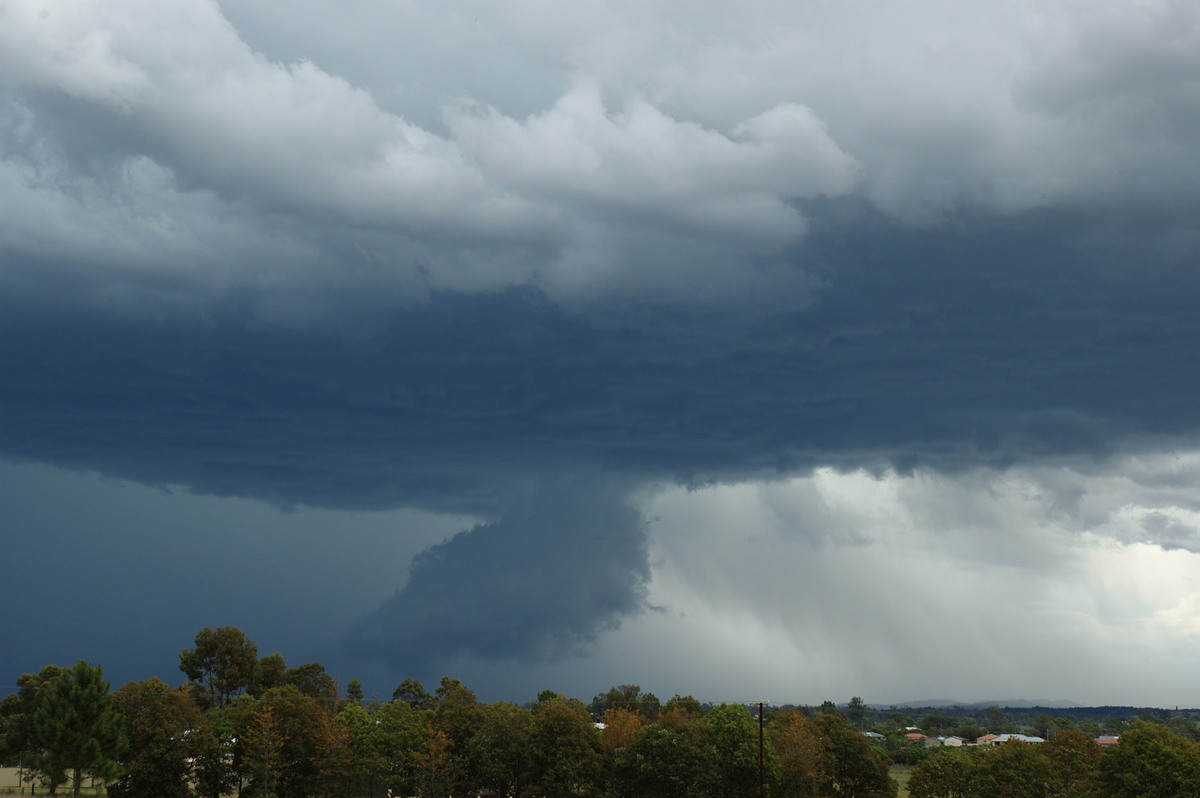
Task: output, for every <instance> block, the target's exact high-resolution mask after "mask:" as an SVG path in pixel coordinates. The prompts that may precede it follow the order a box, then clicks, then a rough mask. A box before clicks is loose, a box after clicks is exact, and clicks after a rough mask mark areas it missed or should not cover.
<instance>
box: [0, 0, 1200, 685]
mask: <svg viewBox="0 0 1200 798" xmlns="http://www.w3.org/2000/svg"><path fill="white" fill-rule="evenodd" d="M1198 129H1200V6H1197V5H1196V4H1195V3H1193V2H1189V1H1188V0H1126V1H1125V2H1113V3H1105V4H1096V3H1092V2H1084V0H1041V1H1039V2H1032V1H1030V2H1019V1H1017V0H1004V1H1003V2H996V3H989V4H963V3H960V2H955V1H954V0H913V1H912V2H906V3H894V2H884V1H883V0H853V1H851V2H836V3H835V2H821V1H818V0H803V1H801V2H781V1H779V0H748V1H747V2H745V3H741V4H738V6H737V8H734V7H733V6H732V5H730V4H729V3H716V2H709V1H708V0H689V1H688V2H686V3H684V2H679V0H637V2H633V1H632V0H581V1H580V2H577V3H570V4H565V3H559V2H549V1H548V0H488V1H487V2H483V1H482V0H455V2H439V3H432V2H420V1H419V0H364V1H363V2H359V3H354V4H352V5H350V6H347V5H346V4H344V3H334V2H331V0H288V2H286V3H284V2H279V0H238V2H216V1H215V0H179V2H173V3H166V4H164V3H159V2H155V1H154V0H105V1H104V2H100V1H99V0H96V1H95V2H89V1H88V0H53V2H51V0H0V208H2V212H0V508H3V511H2V512H0V530H3V537H2V542H3V558H2V559H0V562H2V563H3V566H4V571H5V576H4V578H3V579H0V600H2V605H3V607H4V609H5V613H6V618H7V622H6V623H5V624H4V630H5V631H4V641H3V644H0V686H4V687H9V686H11V685H13V684H15V682H16V679H17V677H18V676H19V675H20V674H21V673H24V672H32V671H37V670H38V669H40V668H41V667H42V666H44V665H45V664H48V663H51V662H54V663H58V664H71V663H73V662H74V661H76V660H78V659H87V660H89V661H91V662H96V663H99V664H101V665H103V666H104V668H105V673H106V675H107V676H108V678H109V679H110V680H111V681H112V682H113V683H114V685H118V684H123V683H124V682H126V681H129V680H131V679H143V678H148V677H150V676H159V677H162V678H164V679H166V680H167V681H169V682H172V683H179V681H181V680H182V678H183V677H182V674H180V673H179V672H178V668H177V666H178V654H179V651H180V650H181V649H183V648H186V647H189V646H191V645H192V640H193V638H194V637H195V634H196V632H197V631H199V630H200V629H201V628H203V627H206V626H212V627H217V626H224V625H234V626H238V627H239V628H241V629H242V630H243V631H245V632H246V634H247V635H249V637H250V638H251V639H252V640H253V641H254V642H255V643H256V644H257V646H258V648H259V651H260V653H261V654H266V653H270V652H273V651H279V652H281V653H282V654H283V655H284V656H285V658H286V659H287V660H288V662H289V664H292V665H298V664H301V663H304V662H311V661H319V662H322V663H323V664H325V665H326V667H327V668H328V669H329V670H330V672H332V673H334V674H336V675H337V676H338V678H339V680H340V681H341V682H342V683H345V682H346V681H348V680H349V679H350V678H360V679H361V680H362V681H363V682H364V684H365V685H366V687H367V691H368V693H369V694H370V693H374V694H377V695H379V696H380V697H383V698H387V697H389V696H390V693H391V690H392V689H393V688H394V686H395V685H396V684H397V683H399V682H400V681H401V680H402V679H404V678H410V677H411V678H418V679H421V680H422V681H424V682H425V683H426V685H427V686H431V687H432V686H433V685H436V684H437V682H438V680H439V679H440V678H441V677H442V676H443V675H451V676H454V677H456V678H460V679H462V681H463V682H464V683H466V684H467V685H468V686H470V687H472V688H473V689H474V690H475V691H476V692H477V694H479V696H480V697H481V698H482V699H484V700H501V699H503V700H510V701H526V700H530V699H532V698H533V697H534V696H536V694H537V693H538V692H540V691H541V690H544V689H552V690H557V691H559V692H563V693H566V694H568V695H574V696H576V697H579V698H582V699H584V700H588V699H590V697H591V696H593V695H595V694H597V693H599V692H602V691H605V690H607V689H608V688H609V687H611V686H613V685H617V684H638V685H640V686H641V687H642V688H643V689H644V690H650V691H653V692H655V693H656V694H658V695H659V696H660V697H661V698H663V699H665V698H668V697H670V696H671V695H673V694H676V693H678V694H681V695H688V694H690V695H694V696H696V697H697V698H700V699H701V700H709V701H760V700H767V701H771V702H773V703H799V704H817V703H820V702H822V701H824V700H833V701H837V702H844V701H847V700H849V699H850V698H851V697H852V696H861V697H863V698H864V699H865V700H866V701H867V702H869V703H877V704H884V705H886V704H899V703H906V702H917V701H924V700H932V699H945V700H951V701H961V702H974V701H1006V700H1019V699H1027V700H1055V701H1074V702H1077V703H1080V704H1088V705H1137V706H1161V707H1175V706H1180V707H1184V706H1186V707H1196V706H1200V678H1198V677H1197V663H1198V662H1200V491H1198V488H1200V435H1198V433H1200V402H1197V400H1196V396H1197V394H1198V393H1200V361H1198V360H1197V358H1198V355H1197V353H1198V352H1200V314H1198V313H1197V312H1196V308H1197V306H1198V303H1200V225H1198V220H1200V139H1198V138H1197V136H1196V130H1198Z"/></svg>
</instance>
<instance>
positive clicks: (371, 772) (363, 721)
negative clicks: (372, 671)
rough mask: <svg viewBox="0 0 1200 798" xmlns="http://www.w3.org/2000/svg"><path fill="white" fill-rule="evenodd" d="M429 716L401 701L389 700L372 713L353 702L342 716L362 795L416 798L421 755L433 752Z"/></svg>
mask: <svg viewBox="0 0 1200 798" xmlns="http://www.w3.org/2000/svg"><path fill="white" fill-rule="evenodd" d="M425 714H426V713H423V712H420V711H418V710H415V709H413V708H412V707H410V706H409V705H408V704H405V703H404V702H401V701H389V702H387V703H385V704H383V705H382V706H380V707H379V708H378V709H377V710H376V711H374V712H369V711H368V710H367V709H366V707H363V706H362V705H361V704H355V703H349V704H347V705H346V706H345V707H343V708H342V711H341V712H340V713H339V715H338V717H339V719H340V720H341V722H342V723H343V724H344V725H345V726H346V728H347V730H348V731H349V734H350V749H351V752H352V754H353V759H352V779H353V783H354V785H355V786H356V788H357V791H358V793H359V794H366V795H368V796H372V798H373V797H374V796H376V795H382V794H384V793H386V792H387V791H388V790H391V791H392V792H393V794H395V795H415V794H416V793H417V792H418V791H419V787H418V783H417V773H416V770H417V759H416V757H417V755H419V754H423V753H425V752H427V751H428V750H429V731H428V727H427V725H426V717H425Z"/></svg>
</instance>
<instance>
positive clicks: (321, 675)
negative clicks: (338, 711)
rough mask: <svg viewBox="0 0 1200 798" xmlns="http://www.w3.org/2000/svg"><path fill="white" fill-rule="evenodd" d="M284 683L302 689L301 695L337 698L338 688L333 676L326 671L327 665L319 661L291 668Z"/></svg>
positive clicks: (329, 698) (331, 699)
mask: <svg viewBox="0 0 1200 798" xmlns="http://www.w3.org/2000/svg"><path fill="white" fill-rule="evenodd" d="M284 684H290V685H292V686H294V687H295V688H296V689H297V690H299V691H300V694H301V695H306V696H309V697H310V698H317V699H322V700H327V701H334V700H336V698H337V689H336V688H335V686H334V683H333V677H332V676H330V675H329V674H328V673H326V671H325V666H324V665H322V664H321V663H319V662H309V663H307V664H304V665H301V666H299V667H296V668H289V669H288V671H287V675H286V676H285V677H284Z"/></svg>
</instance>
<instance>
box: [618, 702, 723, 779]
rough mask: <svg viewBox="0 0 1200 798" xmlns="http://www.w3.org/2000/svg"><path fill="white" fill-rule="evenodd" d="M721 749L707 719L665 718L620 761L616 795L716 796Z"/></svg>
mask: <svg viewBox="0 0 1200 798" xmlns="http://www.w3.org/2000/svg"><path fill="white" fill-rule="evenodd" d="M715 760H716V749H715V748H714V747H713V744H712V740H711V739H710V737H709V733H708V727H707V726H706V725H705V723H704V720H703V718H693V717H689V716H687V715H685V714H684V713H683V712H682V711H672V712H664V713H663V715H662V716H661V717H660V718H659V719H658V721H657V722H655V723H652V724H650V725H649V726H647V727H646V728H645V729H644V730H643V731H642V733H641V734H639V735H638V737H637V739H636V740H634V741H633V743H632V744H631V745H630V746H629V747H628V748H626V749H624V750H623V751H621V752H620V754H619V755H618V756H617V761H616V767H615V772H614V783H615V788H616V792H617V794H618V795H619V796H623V797H625V798H638V797H639V796H648V795H653V796H657V797H658V798H688V797H689V796H705V795H711V794H712V790H713V787H714V785H715V783H716V780H717V774H716V772H715V767H714V763H715Z"/></svg>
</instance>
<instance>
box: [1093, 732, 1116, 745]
mask: <svg viewBox="0 0 1200 798" xmlns="http://www.w3.org/2000/svg"><path fill="white" fill-rule="evenodd" d="M1120 739H1121V738H1120V736H1118V735H1116V734H1102V735H1100V736H1099V737H1097V738H1096V745H1098V746H1100V747H1101V748H1108V747H1109V746H1110V745H1116V744H1117V743H1118V742H1119V741H1120Z"/></svg>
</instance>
